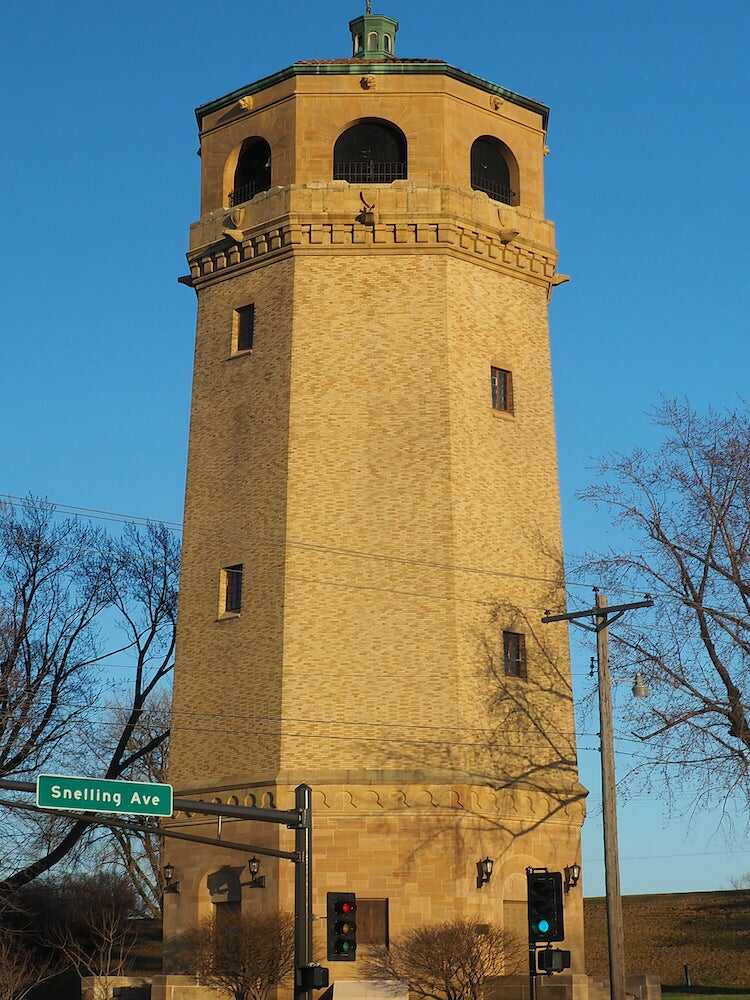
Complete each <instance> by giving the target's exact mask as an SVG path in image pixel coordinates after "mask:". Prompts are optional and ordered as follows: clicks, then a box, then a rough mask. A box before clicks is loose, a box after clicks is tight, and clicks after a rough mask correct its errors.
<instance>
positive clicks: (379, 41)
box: [349, 0, 398, 59]
mask: <svg viewBox="0 0 750 1000" xmlns="http://www.w3.org/2000/svg"><path fill="white" fill-rule="evenodd" d="M349 30H350V31H351V33H352V55H353V56H354V58H355V59H393V58H394V57H395V55H396V32H397V31H398V21H395V20H394V19H393V18H392V17H386V16H385V15H384V14H373V12H372V3H371V2H370V0H368V3H367V7H366V10H365V13H364V14H363V15H362V16H361V17H355V18H354V20H353V21H350V22H349Z"/></svg>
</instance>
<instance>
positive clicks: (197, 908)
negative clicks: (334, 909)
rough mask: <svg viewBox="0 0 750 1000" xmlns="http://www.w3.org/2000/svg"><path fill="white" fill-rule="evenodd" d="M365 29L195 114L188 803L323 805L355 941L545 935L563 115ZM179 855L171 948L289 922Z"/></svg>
mask: <svg viewBox="0 0 750 1000" xmlns="http://www.w3.org/2000/svg"><path fill="white" fill-rule="evenodd" d="M350 27H351V32H352V50H353V52H354V56H353V57H351V58H342V59H336V60H312V61H303V62H297V63H295V64H294V65H292V66H290V67H289V68H287V69H285V70H282V71H281V72H279V73H276V74H274V75H273V76H270V77H267V78H265V79H263V80H259V81H258V82H256V83H253V84H250V85H248V86H246V87H243V88H241V89H240V90H237V91H235V92H233V93H231V94H228V95H227V96H226V97H222V98H220V99H218V100H215V101H212V102H210V103H208V104H205V105H203V106H201V107H200V108H198V110H197V117H198V124H199V127H200V136H201V139H200V142H201V156H202V189H201V190H202V194H201V215H200V219H199V220H198V221H197V222H196V223H195V224H194V225H193V226H192V227H191V233H190V250H189V253H188V261H189V265H190V276H189V277H186V278H185V279H182V280H183V281H184V282H185V283H187V284H190V285H192V287H193V288H194V289H195V291H196V293H197V298H198V320H197V337H196V353H195V368H194V381H193V401H192V415H191V425H190V449H189V465H188V478H187V497H186V514H185V543H184V564H183V567H184V568H183V574H182V587H181V597H180V629H179V642H178V653H177V669H176V677H175V703H174V719H173V737H172V750H171V780H172V781H173V783H174V784H175V787H176V789H177V790H178V791H179V792H180V793H182V794H183V795H190V796H194V797H196V798H204V799H208V800H211V799H214V798H216V799H220V800H222V801H240V802H247V803H258V804H267V803H271V802H273V803H274V804H276V805H278V806H279V807H281V808H287V807H291V803H292V789H293V787H294V786H295V785H296V784H298V783H300V782H302V781H304V782H307V783H309V784H310V785H312V787H313V789H314V800H313V801H314V814H315V827H316V833H315V846H316V861H315V894H316V903H315V909H316V912H317V913H319V914H322V913H325V892H326V890H330V889H339V890H341V889H346V890H353V891H355V892H357V894H358V897H359V899H360V901H361V904H362V905H361V906H360V931H361V932H360V941H361V942H362V943H363V945H364V946H365V947H367V945H368V944H376V943H380V942H382V941H383V940H385V939H387V938H388V937H389V936H391V937H392V936H397V935H398V934H399V932H400V931H401V930H402V929H404V928H405V927H407V926H414V925H415V924H419V923H423V922H430V921H436V920H442V919H447V918H450V917H452V916H455V915H459V916H478V917H481V919H482V920H483V921H485V920H486V921H487V922H490V921H496V922H499V923H503V924H505V925H506V926H507V927H509V928H510V929H512V930H515V931H516V932H518V933H519V934H520V935H521V936H523V935H524V934H525V903H524V898H525V882H524V876H523V873H524V869H525V868H526V866H527V865H535V866H542V865H546V866H548V867H550V868H557V869H559V868H561V867H563V866H564V865H569V864H572V863H573V862H576V861H578V862H579V861H580V848H579V835H580V825H581V822H582V818H583V796H584V794H585V792H584V790H583V789H582V788H581V786H580V784H579V783H578V777H577V769H576V753H575V740H574V736H573V731H574V722H573V712H572V698H571V682H570V669H569V663H568V652H567V637H566V635H565V633H564V630H563V627H562V626H560V627H554V628H553V627H550V628H548V629H546V630H545V629H543V628H542V627H541V626H539V624H538V622H539V618H540V616H541V614H542V611H543V610H544V609H545V608H548V607H560V606H561V605H562V603H563V591H562V589H561V586H560V579H561V577H560V560H561V534H560V516H559V498H558V483H557V462H556V447H555V428H554V416H553V399H552V383H551V370H550V352H549V342H548V329H547V305H548V301H549V297H550V292H551V290H552V288H553V286H555V285H556V284H559V283H560V282H561V281H563V280H565V279H564V277H563V276H561V275H559V274H558V273H557V270H556V260H557V255H556V251H555V242H554V230H553V226H552V224H551V223H550V222H549V221H547V220H546V219H545V217H544V188H543V163H544V155H545V133H546V127H547V115H548V111H547V108H546V107H544V106H543V105H541V104H539V103H537V102H536V101H534V100H530V99H528V98H525V97H521V96H520V95H518V94H515V93H513V92H511V91H508V90H506V89H504V88H502V87H499V86H497V85H495V84H492V83H489V82H487V81H486V80H483V79H480V78H478V77H475V76H473V75H471V74H470V73H467V72H464V71H462V70H459V69H457V68H455V67H453V66H450V65H448V64H446V63H445V62H442V61H439V60H434V59H405V58H399V57H398V56H397V55H396V51H395V49H396V45H395V40H396V30H397V28H398V24H397V22H396V21H394V20H392V19H390V18H386V17H384V16H380V15H371V14H366V15H365V16H364V17H361V18H358V19H355V20H354V21H352V23H351V26H350ZM177 822H179V823H180V824H181V825H184V826H186V827H187V828H189V829H191V830H193V832H199V831H201V830H202V831H204V832H209V831H211V832H213V833H215V827H210V826H208V825H207V824H206V823H205V822H203V823H201V822H200V821H198V820H197V819H196V818H195V817H193V818H190V817H188V818H185V817H183V818H178V820H177ZM223 835H224V836H225V837H226V838H227V839H231V840H233V841H237V840H241V839H249V840H250V841H251V842H253V841H254V842H255V843H263V844H267V845H269V846H277V847H278V846H281V847H286V846H287V845H288V844H289V843H290V838H291V836H292V835H291V833H289V832H288V831H286V830H278V829H276V828H275V827H274V828H273V829H266V828H263V827H261V826H260V825H258V828H257V829H251V828H250V825H248V824H227V823H225V824H224V833H223ZM168 854H169V859H170V860H171V861H172V862H173V863H174V865H175V867H176V869H177V878H178V879H179V881H180V887H181V891H180V894H179V895H176V894H173V895H170V896H168V897H167V899H166V903H167V913H166V932H167V936H170V935H174V934H176V933H178V932H179V931H180V930H181V929H184V928H187V927H189V926H191V925H192V924H194V923H195V922H196V921H197V920H199V919H200V918H201V917H203V916H205V915H207V914H208V913H210V912H211V909H212V907H224V908H225V909H224V910H223V911H222V912H223V913H225V914H227V913H231V912H235V913H236V912H238V911H239V909H241V908H242V907H261V908H274V907H282V908H286V909H290V908H291V899H292V878H291V870H290V868H289V867H285V863H284V862H281V865H280V866H279V865H278V864H274V863H270V862H264V863H263V869H262V871H263V873H265V874H266V876H267V881H266V888H265V889H264V890H262V891H258V890H249V889H247V888H244V889H243V888H242V887H241V885H240V882H241V878H240V877H239V876H238V869H239V867H240V866H242V865H244V864H245V863H246V860H247V859H246V858H245V857H242V856H238V857H237V859H236V866H237V870H235V869H234V868H232V865H231V863H230V862H228V861H227V857H225V856H224V855H223V854H222V853H221V852H214V851H212V850H211V849H209V848H207V849H205V851H196V850H195V849H194V848H190V847H180V846H179V845H177V846H172V845H170V846H169V848H168ZM484 857H491V858H493V859H494V862H495V865H494V872H493V876H492V879H491V881H490V882H489V883H488V884H486V885H483V886H482V887H481V888H479V887H478V885H477V868H476V864H477V861H479V860H480V859H482V858H484ZM227 865H229V867H226V866H227ZM220 870H221V871H220ZM217 872H219V874H218V875H217ZM222 872H223V874H222ZM233 873H234V874H233ZM567 902H568V906H567V913H566V918H567V927H568V931H569V938H568V945H567V946H569V947H571V948H572V950H573V956H574V968H575V970H576V971H581V970H582V963H583V955H582V907H581V899H580V895H579V894H578V893H571V894H569V896H568V899H567ZM321 957H323V958H324V950H323V951H322V952H321V951H320V950H319V951H318V954H317V955H316V958H318V959H320V958H321ZM333 971H334V972H335V974H336V976H337V977H338V978H341V977H343V978H352V977H355V978H356V977H357V975H358V963H354V964H346V965H337V966H336V967H335V969H334V970H333Z"/></svg>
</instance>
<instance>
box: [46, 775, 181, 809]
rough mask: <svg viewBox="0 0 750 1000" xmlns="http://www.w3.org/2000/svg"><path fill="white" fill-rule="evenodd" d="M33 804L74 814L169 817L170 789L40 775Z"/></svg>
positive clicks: (133, 782) (146, 783) (98, 779)
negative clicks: (123, 814) (94, 813)
mask: <svg viewBox="0 0 750 1000" xmlns="http://www.w3.org/2000/svg"><path fill="white" fill-rule="evenodd" d="M36 804H37V805H38V806H42V807H43V808H44V809H68V810H74V811H76V812H97V813H127V815H128V816H171V815H172V786H171V785H157V784H152V783H148V782H145V781H110V780H109V779H108V778H79V777H71V776H70V775H68V774H40V775H39V777H38V778H37V779H36Z"/></svg>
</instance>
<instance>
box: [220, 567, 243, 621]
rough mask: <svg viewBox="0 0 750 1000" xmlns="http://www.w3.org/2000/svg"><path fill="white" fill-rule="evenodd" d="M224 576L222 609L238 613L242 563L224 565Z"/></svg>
mask: <svg viewBox="0 0 750 1000" xmlns="http://www.w3.org/2000/svg"><path fill="white" fill-rule="evenodd" d="M223 576H224V611H225V612H228V613H229V614H238V613H239V612H240V611H241V610H242V565H239V566H226V567H225V568H224V571H223Z"/></svg>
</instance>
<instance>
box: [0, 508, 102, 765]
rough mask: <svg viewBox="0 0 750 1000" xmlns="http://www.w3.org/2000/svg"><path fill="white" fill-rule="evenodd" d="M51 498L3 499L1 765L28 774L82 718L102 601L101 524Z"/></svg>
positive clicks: (0, 542)
mask: <svg viewBox="0 0 750 1000" xmlns="http://www.w3.org/2000/svg"><path fill="white" fill-rule="evenodd" d="M53 514H54V511H53V508H52V507H51V506H50V505H49V504H44V503H41V502H32V501H30V502H29V503H28V504H27V505H26V506H25V507H24V508H23V509H22V510H21V511H20V512H18V511H16V510H15V509H14V508H12V507H9V506H7V505H0V774H3V775H7V774H13V775H16V776H21V775H27V774H32V773H35V772H36V771H38V769H39V768H40V767H42V766H43V765H45V764H46V763H47V762H48V761H50V760H51V759H52V758H53V757H54V756H55V754H56V752H57V751H59V749H60V747H61V744H62V743H63V741H64V740H65V739H66V737H67V736H68V734H69V733H70V731H71V729H72V728H73V727H74V726H75V724H76V723H77V721H78V720H79V719H80V718H81V717H82V714H83V711H84V706H85V705H86V704H87V703H88V701H89V699H90V697H91V694H92V689H91V685H90V683H89V673H88V671H87V670H86V668H87V667H88V666H90V665H91V664H92V663H93V662H96V660H97V658H98V656H97V650H96V643H95V631H94V626H95V625H96V624H98V621H99V619H100V617H101V616H102V614H103V612H104V611H105V609H106V608H107V605H108V603H109V601H108V595H107V588H106V581H105V579H104V575H103V572H102V565H101V560H100V559H99V550H100V547H101V544H102V540H103V536H102V533H101V532H100V531H99V530H98V529H95V528H92V527H91V526H89V525H86V524H80V523H77V522H75V521H72V520H67V521H58V520H56V519H55V518H54V516H53Z"/></svg>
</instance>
